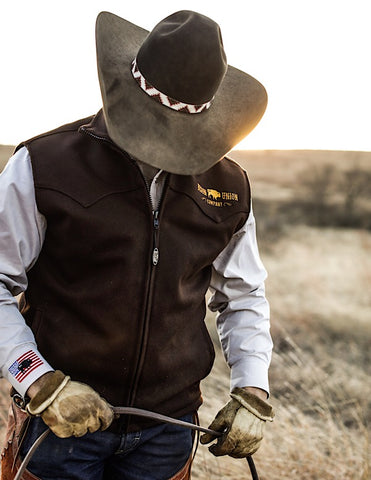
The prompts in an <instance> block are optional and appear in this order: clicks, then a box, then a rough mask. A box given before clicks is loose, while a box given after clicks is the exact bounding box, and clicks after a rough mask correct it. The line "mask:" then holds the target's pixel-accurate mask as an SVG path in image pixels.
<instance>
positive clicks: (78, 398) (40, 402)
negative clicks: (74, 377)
mask: <svg viewBox="0 0 371 480" xmlns="http://www.w3.org/2000/svg"><path fill="white" fill-rule="evenodd" d="M26 410H27V412H28V413H29V414H30V415H40V416H41V418H42V419H43V420H44V422H45V423H46V424H47V425H48V427H49V428H50V430H52V432H53V433H55V435H57V436H58V437H60V438H66V437H71V436H75V437H82V436H83V435H85V433H87V432H88V431H89V432H90V433H93V432H95V431H97V430H105V429H106V428H108V427H109V426H110V424H111V422H112V420H113V411H112V409H111V407H110V406H109V404H108V403H107V402H106V401H105V400H104V399H103V398H102V397H100V396H99V394H98V393H97V392H96V391H95V390H93V389H92V388H91V387H89V386H88V385H86V384H84V383H80V382H73V381H71V379H70V377H68V376H66V375H64V374H63V373H62V372H61V371H59V370H57V371H55V372H54V373H53V374H52V375H50V377H49V378H48V379H47V381H46V383H45V384H44V385H43V386H42V388H41V389H40V390H39V391H38V392H37V394H36V395H35V396H34V397H33V398H32V399H31V401H30V402H29V403H28V405H27V407H26Z"/></svg>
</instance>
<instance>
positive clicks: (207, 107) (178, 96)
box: [96, 10, 267, 175]
mask: <svg viewBox="0 0 371 480" xmlns="http://www.w3.org/2000/svg"><path fill="white" fill-rule="evenodd" d="M96 48H97V65H98V76H99V83H100V88H101V93H102V99H103V112H104V117H105V122H106V126H107V130H108V134H109V136H110V137H111V139H112V140H113V141H114V142H115V143H116V144H117V145H118V146H119V147H120V148H122V149H123V150H125V151H127V152H128V153H129V154H130V155H132V156H133V157H135V158H137V159H139V160H141V161H142V162H144V163H147V164H149V165H152V166H154V167H157V168H161V169H163V170H166V171H169V172H171V173H176V174H181V175H195V174H199V173H202V172H204V171H206V170H208V169H209V168H210V167H212V166H213V165H214V164H215V163H217V162H218V161H219V160H221V159H222V158H223V157H224V156H225V155H226V154H227V153H228V152H229V151H230V150H231V149H232V148H233V147H234V146H235V145H236V144H237V143H238V142H239V141H241V140H242V139H243V138H244V137H245V136H246V135H247V134H248V133H249V132H250V131H251V130H252V129H253V128H254V127H255V126H256V124H257V123H258V122H259V120H260V118H261V117H262V115H263V113H264V111H265V108H266V104H267V95H266V91H265V89H264V87H263V86H262V85H261V84H260V83H259V82H258V81H257V80H256V79H255V78H253V77H251V76H250V75H248V74H247V73H244V72H242V71H240V70H238V69H236V68H234V67H231V66H228V65H227V62H226V57H225V53H224V49H223V43H222V38H221V33H220V29H219V26H218V25H217V24H216V23H215V22H214V21H213V20H211V19H210V18H208V17H205V16H204V15H201V14H199V13H196V12H192V11H188V10H183V11H180V12H176V13H174V14H172V15H170V16H168V17H166V18H165V19H164V20H162V21H161V22H159V23H158V24H157V25H156V26H155V28H154V29H153V30H152V32H150V33H149V32H148V31H147V30H145V29H143V28H141V27H139V26H137V25H134V24H133V23H130V22H128V21H127V20H125V19H123V18H120V17H118V16H117V15H114V14H112V13H109V12H101V13H100V14H99V15H98V17H97V21H96Z"/></svg>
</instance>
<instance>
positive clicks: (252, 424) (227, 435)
mask: <svg viewBox="0 0 371 480" xmlns="http://www.w3.org/2000/svg"><path fill="white" fill-rule="evenodd" d="M231 397H232V400H230V401H229V402H228V403H227V405H226V406H225V407H223V408H222V409H221V410H220V411H219V413H218V414H217V416H216V417H215V420H214V421H213V422H212V423H211V425H210V426H209V428H210V429H211V430H215V431H217V432H223V435H222V436H221V437H216V436H215V435H212V434H209V433H205V434H204V435H202V436H201V438H200V441H201V443H202V444H206V443H210V442H212V441H213V440H215V439H216V438H217V443H215V444H213V445H211V446H210V447H209V450H210V452H211V453H212V454H214V455H215V456H217V457H218V456H221V455H230V456H231V457H234V458H243V457H247V456H248V455H252V454H253V453H255V452H256V451H257V450H258V448H259V447H260V443H261V441H262V439H263V429H264V426H265V422H266V421H267V420H268V421H270V422H272V421H273V417H274V412H273V408H272V406H271V405H269V403H267V402H265V401H264V400H262V399H261V398H259V397H257V396H256V395H254V394H253V393H249V392H247V391H246V390H244V389H243V388H234V389H233V391H232V393H231Z"/></svg>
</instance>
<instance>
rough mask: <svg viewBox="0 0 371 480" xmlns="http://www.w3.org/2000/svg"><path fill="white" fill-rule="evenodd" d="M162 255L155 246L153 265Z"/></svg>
mask: <svg viewBox="0 0 371 480" xmlns="http://www.w3.org/2000/svg"><path fill="white" fill-rule="evenodd" d="M159 255H160V252H159V251H158V248H157V247H156V248H154V249H153V252H152V263H153V265H155V266H156V265H157V264H158V257H159Z"/></svg>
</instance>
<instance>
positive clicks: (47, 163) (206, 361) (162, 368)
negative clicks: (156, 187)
mask: <svg viewBox="0 0 371 480" xmlns="http://www.w3.org/2000/svg"><path fill="white" fill-rule="evenodd" d="M24 145H26V146H27V148H28V150H29V152H30V155H31V161H32V167H33V175H34V182H35V192H36V201H37V206H38V209H39V211H40V212H41V213H42V214H43V215H45V217H46V219H47V232H46V237H45V242H44V245H43V248H42V251H41V254H40V256H39V258H38V260H37V262H36V264H35V265H34V266H33V268H32V269H31V270H30V271H29V272H28V280H29V286H28V290H27V302H28V305H29V306H30V309H29V310H28V312H27V313H26V314H25V318H26V321H27V323H28V324H29V325H30V326H31V328H32V330H33V332H34V334H35V337H36V341H37V344H38V347H39V350H40V352H41V353H42V354H43V355H44V356H45V358H46V359H47V360H48V361H49V363H50V364H51V365H52V366H53V367H54V368H56V369H60V370H62V371H63V372H65V373H67V374H69V375H71V377H72V379H74V380H80V381H83V382H86V383H87V384H89V385H91V386H92V387H93V388H95V389H96V390H97V391H99V392H100V394H101V395H102V396H103V397H105V398H106V399H107V400H108V401H109V402H110V403H111V404H113V405H131V406H136V407H139V408H144V409H149V410H152V411H155V412H159V413H162V414H167V415H172V416H176V417H177V416H181V415H183V414H185V413H188V412H191V411H194V410H195V409H197V408H198V407H199V406H200V404H201V401H202V400H201V395H200V390H199V382H200V380H201V379H202V378H204V377H205V376H206V375H207V374H208V373H209V371H210V369H211V367H212V364H213V360H214V350H213V345H212V342H211V339H210V337H209V335H208V332H207V329H206V327H205V324H204V317H205V293H206V291H207V289H208V286H209V282H210V275H211V264H212V262H213V261H214V259H215V258H216V257H217V256H218V255H219V253H220V252H221V251H222V250H223V249H224V247H225V246H226V245H227V244H228V242H229V240H230V239H231V237H232V235H233V234H234V232H236V231H237V230H238V229H239V228H240V227H241V226H242V225H243V224H244V222H245V221H246V219H247V217H248V214H249V208H250V190H249V183H248V180H247V176H246V173H245V171H244V170H242V169H241V168H240V167H239V166H238V165H237V164H236V163H235V162H233V161H231V160H229V159H224V160H222V161H221V162H219V163H218V164H217V165H215V166H214V167H213V168H211V169H210V170H209V171H207V172H206V173H204V174H201V175H197V176H182V175H173V174H168V176H167V180H166V183H165V187H164V193H163V197H162V201H161V206H160V208H159V212H157V213H156V214H155V215H153V214H152V207H151V201H150V197H149V194H148V189H147V187H146V183H145V181H144V178H143V176H142V174H141V171H140V169H139V168H138V166H137V165H136V163H135V162H134V161H133V160H132V159H131V158H130V156H129V155H128V154H127V153H126V152H124V151H122V150H120V149H119V148H118V147H117V146H115V145H114V144H113V142H112V141H111V140H110V138H109V137H108V135H107V133H106V129H105V125H104V119H103V115H102V114H101V112H99V113H98V115H96V116H94V117H90V118H87V119H84V120H81V121H78V122H75V123H73V124H69V125H65V126H63V127H61V128H59V129H57V130H54V131H52V132H49V133H46V134H44V135H41V136H38V137H36V138H34V139H31V140H29V141H27V142H25V143H24ZM156 249H157V250H156ZM136 426H137V425H134V426H133V428H135V427H136Z"/></svg>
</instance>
